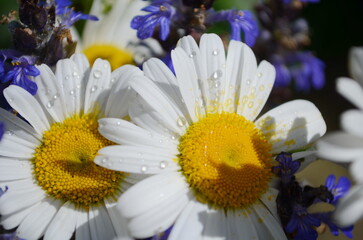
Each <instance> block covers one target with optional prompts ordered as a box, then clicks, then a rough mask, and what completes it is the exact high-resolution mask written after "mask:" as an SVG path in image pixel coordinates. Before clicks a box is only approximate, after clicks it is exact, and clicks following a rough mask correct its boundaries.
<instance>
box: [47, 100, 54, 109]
mask: <svg viewBox="0 0 363 240" xmlns="http://www.w3.org/2000/svg"><path fill="white" fill-rule="evenodd" d="M53 105H54V102H53V101H49V102H48V103H47V105H46V106H47V108H52V107H53Z"/></svg>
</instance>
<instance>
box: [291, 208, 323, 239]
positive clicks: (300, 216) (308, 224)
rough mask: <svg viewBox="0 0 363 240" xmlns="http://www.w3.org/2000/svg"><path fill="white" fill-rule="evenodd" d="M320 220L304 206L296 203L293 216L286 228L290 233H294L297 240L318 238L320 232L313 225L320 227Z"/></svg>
mask: <svg viewBox="0 0 363 240" xmlns="http://www.w3.org/2000/svg"><path fill="white" fill-rule="evenodd" d="M320 224H321V222H320V220H319V219H318V218H316V217H314V216H313V215H311V214H309V213H308V212H307V210H306V208H304V207H303V206H301V205H299V204H296V205H294V208H293V212H292V216H291V219H290V221H289V222H288V223H287V225H286V227H285V229H286V232H288V233H294V234H295V235H294V239H295V240H313V239H317V237H318V233H317V232H316V231H315V230H314V229H313V227H319V226H320Z"/></svg>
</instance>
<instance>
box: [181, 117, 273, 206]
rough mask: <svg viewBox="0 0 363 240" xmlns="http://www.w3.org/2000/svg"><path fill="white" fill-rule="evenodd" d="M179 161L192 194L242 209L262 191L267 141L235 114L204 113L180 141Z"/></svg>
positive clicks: (268, 167)
mask: <svg viewBox="0 0 363 240" xmlns="http://www.w3.org/2000/svg"><path fill="white" fill-rule="evenodd" d="M179 152H180V155H179V159H178V160H179V164H180V166H181V171H182V173H183V174H184V176H185V178H186V180H187V182H188V183H189V185H190V186H191V188H192V189H193V190H194V193H195V196H196V198H197V199H198V200H199V201H201V202H203V203H208V204H210V205H212V206H214V207H216V208H222V209H236V208H245V207H247V206H249V205H251V204H253V203H255V202H256V201H257V200H258V199H259V197H261V195H262V194H263V193H264V192H265V191H266V190H267V188H268V182H269V181H270V179H271V176H272V173H271V167H272V158H271V153H270V152H271V144H269V143H268V142H267V140H266V139H265V137H264V136H263V135H262V134H261V132H260V131H259V130H258V129H257V128H256V126H255V125H254V123H253V122H251V121H248V120H246V119H245V118H244V117H242V116H240V115H238V114H235V113H221V114H218V113H216V114H209V115H207V116H206V117H205V118H203V119H201V120H200V121H198V122H196V123H193V124H192V125H191V126H190V127H189V128H188V130H187V132H186V134H185V135H184V136H182V137H181V139H180V144H179Z"/></svg>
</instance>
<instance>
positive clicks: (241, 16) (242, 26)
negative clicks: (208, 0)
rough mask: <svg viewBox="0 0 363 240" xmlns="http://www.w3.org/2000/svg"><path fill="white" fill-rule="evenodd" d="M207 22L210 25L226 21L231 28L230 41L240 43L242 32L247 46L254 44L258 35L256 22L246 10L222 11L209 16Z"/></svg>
mask: <svg viewBox="0 0 363 240" xmlns="http://www.w3.org/2000/svg"><path fill="white" fill-rule="evenodd" d="M207 21H208V22H210V23H212V22H221V21H228V22H229V24H230V26H231V40H236V41H241V30H242V31H243V32H244V40H245V42H246V44H247V45H248V46H253V45H254V44H255V41H256V38H257V36H258V33H259V30H258V25H257V22H256V20H255V19H254V16H253V14H252V13H251V12H250V11H248V10H245V11H242V10H235V9H232V10H222V11H219V12H215V13H213V14H211V15H210V17H209V18H208V20H207Z"/></svg>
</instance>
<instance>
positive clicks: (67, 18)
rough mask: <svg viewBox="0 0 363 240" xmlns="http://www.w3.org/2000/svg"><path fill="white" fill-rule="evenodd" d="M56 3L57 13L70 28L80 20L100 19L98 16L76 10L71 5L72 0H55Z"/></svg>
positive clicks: (63, 23)
mask: <svg viewBox="0 0 363 240" xmlns="http://www.w3.org/2000/svg"><path fill="white" fill-rule="evenodd" d="M55 4H56V10H55V13H56V15H57V16H58V17H59V18H60V19H61V23H62V25H64V26H66V27H68V28H69V27H71V26H72V25H73V24H74V23H75V22H77V21H79V20H92V21H97V20H98V18H97V17H96V16H93V15H89V14H83V13H81V12H77V11H74V9H73V8H71V7H70V6H71V4H72V1H70V0H55Z"/></svg>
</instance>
